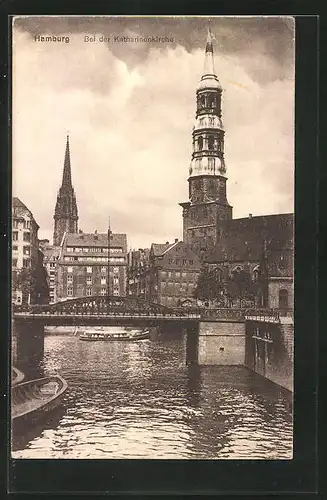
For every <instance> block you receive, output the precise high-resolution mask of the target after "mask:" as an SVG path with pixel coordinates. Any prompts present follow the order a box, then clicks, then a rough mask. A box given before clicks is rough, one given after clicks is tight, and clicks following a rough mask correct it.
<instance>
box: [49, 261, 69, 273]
mask: <svg viewBox="0 0 327 500" xmlns="http://www.w3.org/2000/svg"><path fill="white" fill-rule="evenodd" d="M50 267H51V268H52V269H53V268H54V267H56V263H55V262H50ZM69 269H71V271H69ZM68 272H71V273H72V272H73V268H72V267H70V268H68Z"/></svg>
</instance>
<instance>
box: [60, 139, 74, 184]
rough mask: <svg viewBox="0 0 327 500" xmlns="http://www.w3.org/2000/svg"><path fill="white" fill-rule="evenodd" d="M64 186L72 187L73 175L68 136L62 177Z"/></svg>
mask: <svg viewBox="0 0 327 500" xmlns="http://www.w3.org/2000/svg"><path fill="white" fill-rule="evenodd" d="M62 186H68V187H72V173H71V166H70V150H69V135H67V142H66V151H65V161H64V172H63V175H62Z"/></svg>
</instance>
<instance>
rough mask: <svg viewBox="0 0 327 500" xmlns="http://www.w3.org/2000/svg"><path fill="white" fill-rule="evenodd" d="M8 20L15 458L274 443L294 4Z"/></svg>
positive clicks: (284, 353)
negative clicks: (235, 11) (286, 9)
mask: <svg viewBox="0 0 327 500" xmlns="http://www.w3.org/2000/svg"><path fill="white" fill-rule="evenodd" d="M12 30H13V34H12V40H13V46H12V58H13V59H12V68H13V70H12V123H13V128H12V158H13V163H12V179H13V180H12V233H11V250H12V304H13V307H12V380H11V383H12V398H11V399H12V401H11V416H12V436H11V438H12V439H11V454H12V457H13V458H17V459H52V458H59V459H65V458H67V459H86V458H88V459H89V458H90V459H189V460H193V459H197V460H198V459H202V460H231V459H233V460H235V459H244V460H252V459H263V460H267V459H270V460H280V459H283V460H284V459H288V460H289V459H292V457H293V352H294V351H293V344H294V315H293V309H294V308H293V302H294V299H293V286H294V283H293V275H294V273H293V264H294V262H293V260H294V259H293V256H294V237H293V232H294V196H293V191H294V84H295V61H294V57H295V56H294V54H295V22H294V19H293V18H291V17H285V16H284V17H283V16H279V17H260V16H259V17H210V18H209V17H182V16H181V17H176V16H175V17H115V16H61V17H59V16H15V17H14V18H13V25H12Z"/></svg>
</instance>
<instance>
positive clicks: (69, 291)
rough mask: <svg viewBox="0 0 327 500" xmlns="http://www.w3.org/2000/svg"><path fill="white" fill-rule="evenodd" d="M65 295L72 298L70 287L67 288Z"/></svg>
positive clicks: (71, 288)
mask: <svg viewBox="0 0 327 500" xmlns="http://www.w3.org/2000/svg"><path fill="white" fill-rule="evenodd" d="M67 295H68V297H72V296H73V287H72V286H69V287H68V288H67Z"/></svg>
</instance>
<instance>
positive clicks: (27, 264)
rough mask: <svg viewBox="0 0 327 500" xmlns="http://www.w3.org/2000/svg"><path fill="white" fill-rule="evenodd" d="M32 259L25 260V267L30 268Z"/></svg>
mask: <svg viewBox="0 0 327 500" xmlns="http://www.w3.org/2000/svg"><path fill="white" fill-rule="evenodd" d="M30 263H31V261H30V259H23V267H25V268H28V267H30Z"/></svg>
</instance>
